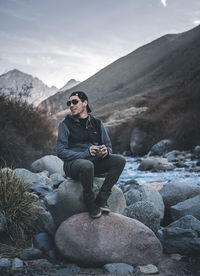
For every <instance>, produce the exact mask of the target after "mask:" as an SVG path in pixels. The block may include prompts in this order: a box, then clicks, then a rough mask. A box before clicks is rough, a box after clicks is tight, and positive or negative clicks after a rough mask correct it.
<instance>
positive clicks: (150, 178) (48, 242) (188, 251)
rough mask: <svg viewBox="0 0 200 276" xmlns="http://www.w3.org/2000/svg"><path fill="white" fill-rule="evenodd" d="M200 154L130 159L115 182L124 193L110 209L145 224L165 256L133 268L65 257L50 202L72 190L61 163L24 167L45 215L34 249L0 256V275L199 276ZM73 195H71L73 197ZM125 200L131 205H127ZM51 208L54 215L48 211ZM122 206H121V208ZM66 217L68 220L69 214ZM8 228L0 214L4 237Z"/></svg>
mask: <svg viewBox="0 0 200 276" xmlns="http://www.w3.org/2000/svg"><path fill="white" fill-rule="evenodd" d="M198 150H199V148H197V150H196V151H193V152H183V151H182V152H181V151H171V152H168V153H166V154H162V155H160V156H151V155H148V156H144V157H142V158H133V157H130V156H129V157H126V158H127V163H126V167H125V169H124V171H123V173H122V175H121V177H120V179H119V181H118V183H117V186H118V187H119V188H121V190H122V192H123V193H122V194H120V193H119V190H117V187H116V190H115V192H114V193H115V195H116V196H117V198H118V203H119V204H116V202H114V199H112V198H111V201H110V206H112V208H116V209H114V210H116V211H115V212H118V213H120V212H122V209H124V208H125V210H124V212H123V214H124V215H125V216H128V217H130V218H132V219H137V220H139V221H141V222H142V223H144V224H145V225H146V226H148V227H149V228H150V229H151V230H152V231H153V232H154V233H155V235H156V237H158V239H159V240H160V242H161V244H162V246H163V249H164V254H163V256H161V258H160V260H159V262H157V263H154V264H148V265H147V266H146V265H139V264H138V265H131V264H130V262H129V265H125V264H112V263H111V264H106V265H98V266H96V267H94V266H91V267H90V266H89V267H88V266H87V267H85V265H84V264H80V263H76V262H70V261H69V260H67V259H64V258H63V257H62V256H61V255H60V254H59V253H58V251H57V250H56V248H55V245H54V234H55V230H56V226H55V225H53V224H52V215H53V216H54V215H55V213H54V210H55V209H53V208H54V207H52V206H53V205H51V204H52V202H54V203H55V200H57V198H56V197H55V195H57V194H58V192H59V190H60V191H61V193H63V191H64V187H68V189H69V188H70V187H71V186H70V185H71V182H70V181H66V179H64V178H63V176H62V173H63V172H62V167H61V166H60V165H61V164H60V163H59V161H58V160H57V161H58V162H57V161H56V159H55V160H54V165H52V163H51V162H52V159H54V157H51V158H50V159H51V162H50V160H48V161H47V163H46V165H44V162H42V161H41V160H40V161H39V163H40V166H39V165H38V163H37V170H36V169H34V166H33V171H35V173H33V172H29V171H27V170H24V169H18V170H16V173H17V174H18V176H20V177H21V178H23V179H26V181H27V180H29V192H31V193H33V194H34V196H35V197H37V198H38V201H37V203H36V204H37V206H38V205H39V206H40V208H43V211H44V212H43V215H42V218H41V220H40V231H39V234H38V235H37V236H35V237H34V240H33V247H32V248H29V249H25V250H22V251H21V252H19V253H18V254H17V255H16V256H15V258H14V257H12V258H6V257H5V256H0V275H5V276H8V275H14V276H21V275H33V276H36V275H52V276H59V275H134V276H144V275H153V274H156V275H160V276H197V275H200V246H199V245H200V234H199V233H200V213H199V212H200V211H199V210H200V208H199V202H200V200H199V198H197V197H198V196H199V195H200V166H199V165H200V163H199V156H200V155H199V152H198ZM46 159H48V157H47V158H46ZM58 163H59V164H58ZM41 164H43V165H41ZM38 166H39V168H38ZM52 168H54V169H52ZM45 169H46V172H44V170H45ZM54 170H55V171H54ZM36 171H40V173H37V172H36ZM42 171H43V172H42ZM47 171H48V172H47ZM58 172H59V173H58ZM100 182H101V181H100ZM100 182H99V180H98V181H97V183H96V182H95V183H96V184H95V185H97V186H95V187H97V188H98V185H99V183H100ZM66 185H67V186H66ZM73 185H74V184H73ZM73 185H72V186H73ZM77 187H78V186H77ZM97 188H95V189H97ZM70 189H71V188H70ZM77 191H78V193H81V191H79V190H76V191H75V194H76V193H77ZM70 196H71V197H73V193H72V194H70ZM48 197H49V198H48ZM123 197H124V198H125V201H126V206H127V207H125V205H124V199H123ZM47 198H48V200H47ZM45 200H46V203H45ZM75 200H76V198H75ZM50 205H51V208H50V209H49V210H50V212H51V213H49V210H48V208H47V206H48V207H49V206H50ZM54 205H55V204H54ZM118 205H119V206H120V208H118V209H117V206H118ZM123 206H124V207H123ZM61 208H62V207H61ZM66 208H67V207H66ZM81 208H83V212H84V211H85V210H84V206H83V205H80V210H82V209H81ZM112 208H111V210H112ZM114 210H112V211H114ZM141 210H142V211H141ZM77 213H79V212H77ZM68 216H69V217H70V214H69V215H68ZM75 216H76V215H75ZM62 219H63V218H62ZM119 219H120V217H119ZM5 225H6V224H5V218H3V215H2V216H0V232H1V233H3V232H4V231H5V229H6V227H5ZM137 227H139V226H137ZM1 242H2V240H1ZM123 263H125V261H123Z"/></svg>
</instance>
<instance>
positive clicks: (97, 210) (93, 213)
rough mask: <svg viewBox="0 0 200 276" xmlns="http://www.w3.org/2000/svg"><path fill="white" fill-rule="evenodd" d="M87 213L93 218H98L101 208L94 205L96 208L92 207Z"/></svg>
mask: <svg viewBox="0 0 200 276" xmlns="http://www.w3.org/2000/svg"><path fill="white" fill-rule="evenodd" d="M88 213H89V215H90V217H91V218H93V219H95V218H100V216H101V215H102V213H101V209H100V208H99V207H98V206H96V208H94V209H91V210H88Z"/></svg>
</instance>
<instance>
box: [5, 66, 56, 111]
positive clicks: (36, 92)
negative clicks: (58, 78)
mask: <svg viewBox="0 0 200 276" xmlns="http://www.w3.org/2000/svg"><path fill="white" fill-rule="evenodd" d="M57 91H58V88H57V87H55V86H52V87H48V86H47V85H46V84H44V83H43V82H42V81H41V80H39V79H38V78H36V77H33V76H31V75H29V74H26V73H23V72H21V71H19V70H17V69H14V70H11V71H8V72H7V73H5V74H3V75H0V93H3V94H5V95H10V96H21V97H22V98H24V99H26V100H27V101H28V102H29V103H32V104H33V105H35V106H37V105H38V104H39V103H41V102H42V101H43V100H45V99H46V98H48V97H50V96H52V95H54V94H55V93H56V92H57Z"/></svg>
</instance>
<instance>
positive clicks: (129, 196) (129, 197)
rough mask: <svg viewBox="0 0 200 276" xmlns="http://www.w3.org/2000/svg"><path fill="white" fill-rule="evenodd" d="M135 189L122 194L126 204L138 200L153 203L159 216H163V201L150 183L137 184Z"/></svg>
mask: <svg viewBox="0 0 200 276" xmlns="http://www.w3.org/2000/svg"><path fill="white" fill-rule="evenodd" d="M135 187H136V189H134V190H132V189H131V190H129V191H128V192H126V193H125V194H124V196H125V199H126V204H127V206H129V205H131V204H134V203H136V202H138V201H148V202H151V203H153V204H154V206H155V208H156V210H158V212H159V214H160V218H161V219H163V217H164V203H163V199H162V197H161V195H160V193H159V192H158V191H157V190H156V189H155V188H153V187H151V186H150V185H137V186H135Z"/></svg>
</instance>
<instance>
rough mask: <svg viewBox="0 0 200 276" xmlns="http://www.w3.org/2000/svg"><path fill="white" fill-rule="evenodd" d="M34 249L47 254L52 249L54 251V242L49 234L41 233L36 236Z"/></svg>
mask: <svg viewBox="0 0 200 276" xmlns="http://www.w3.org/2000/svg"><path fill="white" fill-rule="evenodd" d="M33 244H34V247H35V248H38V249H40V250H41V251H43V252H45V253H47V252H48V251H49V250H50V249H53V241H52V238H51V236H50V235H49V234H48V233H39V234H37V235H35V236H34V241H33Z"/></svg>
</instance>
